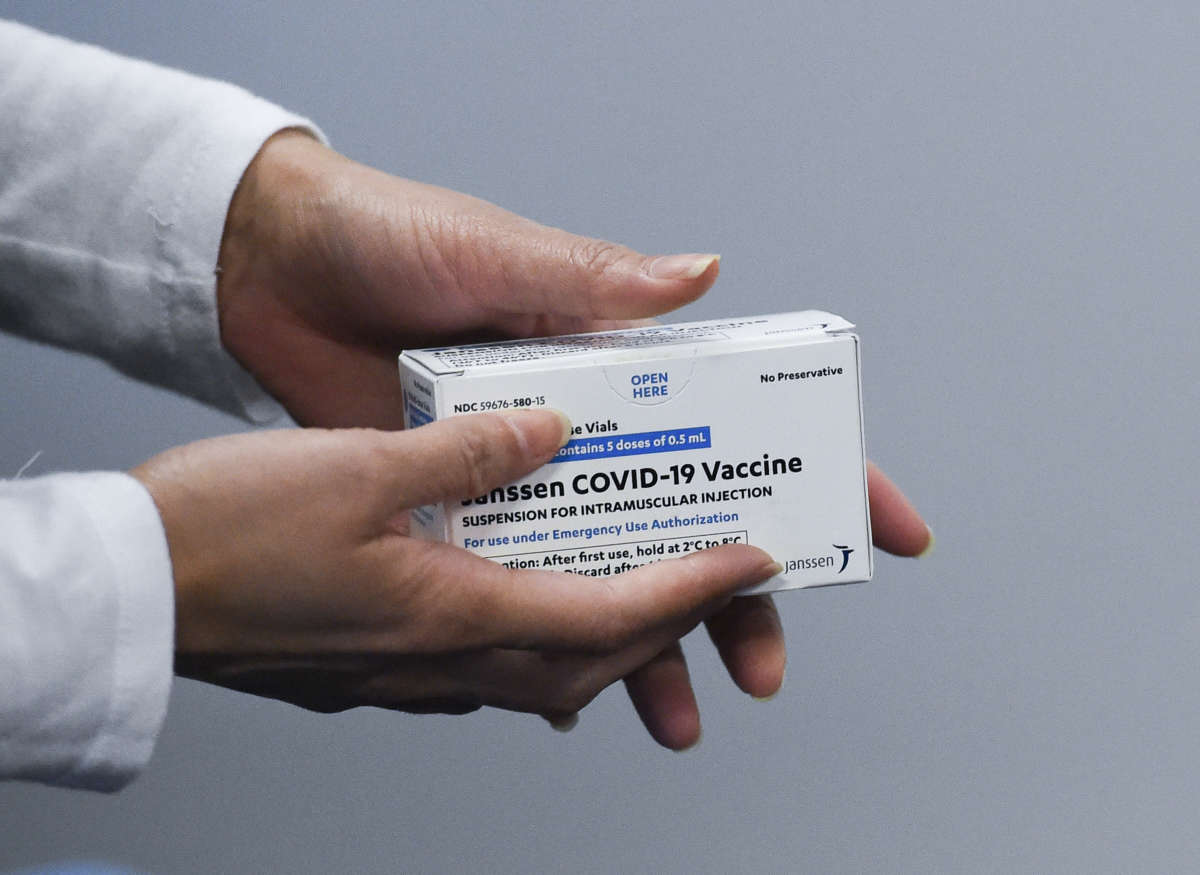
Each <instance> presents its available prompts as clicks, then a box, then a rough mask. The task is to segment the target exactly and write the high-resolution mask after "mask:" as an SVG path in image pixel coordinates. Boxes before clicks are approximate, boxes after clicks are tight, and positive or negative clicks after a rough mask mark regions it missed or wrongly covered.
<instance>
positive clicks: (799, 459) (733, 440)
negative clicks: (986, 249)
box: [400, 310, 873, 592]
mask: <svg viewBox="0 0 1200 875" xmlns="http://www.w3.org/2000/svg"><path fill="white" fill-rule="evenodd" d="M853 328H854V326H853V325H852V324H851V323H849V322H847V321H846V320H845V319H842V318H841V317H840V316H835V315H833V314H831V313H823V312H820V311H815V310H809V311H804V312H797V313H780V314H776V315H772V316H755V317H748V318H744V319H724V320H712V321H706V322H688V323H680V324H677V325H655V326H651V327H643V328H634V329H626V330H620V331H604V332H598V333H593V334H577V335H569V336H563V337H548V338H538V339H534V340H519V341H502V342H499V343H485V344H476V345H470V346H458V347H441V348H436V349H420V350H408V351H406V352H404V353H403V354H402V355H401V356H400V372H401V379H402V380H403V385H404V394H405V420H406V425H407V426H408V427H409V428H417V427H420V426H421V425H424V424H425V423H428V422H431V421H433V420H437V419H443V418H445V417H448V416H455V415H459V414H465V413H476V412H480V411H489V410H490V411H504V410H515V409H518V408H522V407H554V408H558V409H560V410H562V411H563V412H565V413H566V414H567V415H568V416H569V417H570V419H571V422H572V424H573V436H572V439H571V440H570V442H569V443H568V444H567V445H566V446H564V447H563V448H562V449H561V450H559V452H558V454H557V455H556V456H555V457H554V459H552V460H551V461H550V462H549V463H547V464H546V465H544V466H543V467H542V468H540V469H539V470H537V471H535V472H534V473H532V474H530V475H529V476H527V477H525V478H523V479H522V480H519V481H517V482H516V483H513V484H511V485H508V486H503V487H500V488H498V489H494V490H492V491H491V492H490V493H488V494H487V495H480V496H467V497H465V498H464V500H462V501H453V502H446V503H445V504H443V505H430V506H426V507H421V508H417V509H416V510H414V511H413V514H412V534H413V535H414V536H416V537H421V538H426V539H431V540H439V541H447V542H449V543H452V544H455V545H457V546H460V547H465V548H466V549H468V550H471V551H473V552H475V553H477V554H479V555H480V556H485V557H487V558H489V559H492V560H494V561H496V562H500V563H502V564H504V565H506V566H508V567H510V568H537V569H548V570H556V571H566V572H572V573H575V574H587V575H610V574H619V573H621V572H622V571H627V570H629V569H630V568H634V567H637V566H639V565H643V564H645V563H647V562H654V561H656V560H659V559H668V558H674V557H677V556H682V555H685V554H687V553H690V552H692V551H695V550H702V549H705V548H706V547H711V546H716V545H719V544H730V543H749V544H753V545H755V546H757V547H761V548H762V549H764V550H766V551H767V552H768V553H770V554H771V556H773V557H774V558H775V559H776V560H777V561H778V562H779V563H780V564H782V565H783V566H784V571H783V573H782V574H780V575H778V576H776V577H774V578H772V579H771V580H768V581H766V582H765V583H764V584H761V585H760V586H758V587H756V588H755V589H754V590H752V591H754V592H769V591H772V590H780V589H794V588H798V587H808V586H825V585H828V584H837V583H853V582H859V581H865V580H870V578H871V574H872V570H873V557H872V551H871V520H870V515H869V512H868V506H867V481H866V462H865V457H864V454H863V421H862V389H861V383H860V377H859V340H858V337H857V335H855V334H854V333H853V332H852V329H853Z"/></svg>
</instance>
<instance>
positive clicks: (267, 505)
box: [132, 410, 781, 747]
mask: <svg viewBox="0 0 1200 875" xmlns="http://www.w3.org/2000/svg"><path fill="white" fill-rule="evenodd" d="M566 432H567V429H566V428H565V419H564V418H562V417H560V416H559V415H556V414H555V413H554V412H552V411H545V410H541V411H518V412H514V413H508V414H480V415H476V416H462V417H454V418H451V419H449V420H445V421H442V422H437V423H433V424H430V425H427V426H425V427H423V428H420V429H416V430H413V431H408V432H384V431H372V430H335V431H322V430H315V429H305V430H288V431H273V432H259V433H255V434H247V435H236V436H232V437H224V438H216V439H212V440H207V441H201V442H198V443H194V444H189V445H187V446H184V447H180V448H176V449H173V450H169V451H168V452H166V453H163V454H162V455H159V456H156V457H154V458H153V459H150V460H149V461H148V462H146V463H144V464H143V465H141V466H140V467H138V468H137V469H135V470H134V471H133V472H132V473H133V474H134V476H136V477H137V478H138V479H139V480H141V482H142V483H144V484H145V485H146V487H147V488H148V490H149V492H150V494H151V496H152V497H153V499H154V501H155V504H156V505H157V507H158V509H159V512H160V514H161V516H162V520H163V524H164V526H165V529H166V534H167V541H168V545H169V548H170V553H171V561H172V564H173V567H174V573H175V586H176V670H177V671H178V672H179V673H180V674H182V675H185V676H190V677H195V678H199V679H202V680H206V681H210V682H213V683H217V684H221V685H223V686H227V687H231V688H234V689H238V690H244V691H247V692H253V693H258V694H260V695H265V696H270V697H273V698H278V699H283V700H285V701H289V702H293V703H295V704H298V705H301V706H303V707H306V708H311V709H314V710H319V711H334V710H341V709H345V708H350V707H353V706H356V705H376V706H380V707H384V708H393V709H398V710H404V711H414V712H429V711H439V712H450V713H462V712H466V711H471V710H474V709H476V708H479V707H481V706H485V705H487V706H493V707H498V708H506V709H511V710H516V711H526V712H532V713H537V714H541V715H543V716H545V717H547V718H548V719H550V720H551V721H552V722H561V721H564V720H566V719H569V718H570V717H572V716H573V715H574V714H575V712H576V711H578V710H579V709H580V708H582V707H583V706H585V705H586V704H587V703H588V702H589V701H591V699H592V698H593V697H595V696H596V695H597V694H598V693H599V692H600V691H601V690H603V689H604V688H605V687H606V686H608V685H609V684H611V683H612V682H613V681H616V680H618V679H621V678H625V677H628V676H631V675H633V676H635V677H638V676H639V675H638V671H637V670H638V669H639V668H642V667H644V666H647V665H648V664H650V666H651V670H650V672H649V673H650V674H651V675H653V674H654V665H655V663H656V660H657V664H658V665H659V668H658V671H659V672H660V673H661V672H663V671H665V672H667V673H668V674H670V673H671V672H677V670H678V665H677V663H676V662H675V660H674V658H673V657H672V656H671V655H670V654H671V653H672V652H673V648H674V647H675V645H676V642H677V641H678V640H679V639H680V637H682V636H683V635H685V634H686V633H687V632H688V631H689V630H690V629H692V628H693V627H694V626H696V625H697V624H698V623H700V622H701V621H703V620H705V619H706V618H709V617H711V616H713V615H714V614H716V613H718V612H720V611H721V609H722V608H726V607H727V606H728V605H729V604H730V601H731V598H732V596H733V594H734V593H735V592H736V591H737V590H740V589H742V588H744V587H747V586H751V585H753V584H756V583H758V582H760V581H762V580H765V579H766V578H768V577H770V576H771V575H773V574H775V573H777V572H778V571H779V566H778V565H776V564H775V563H774V562H773V560H772V559H771V558H770V557H769V556H767V555H766V554H765V553H764V552H762V551H761V550H758V549H756V548H754V547H749V546H745V545H731V546H726V547H720V548H717V549H714V550H707V551H703V552H700V553H695V554H692V555H690V556H688V557H685V558H681V559H674V560H669V561H663V562H659V563H656V564H653V565H647V566H643V567H641V568H638V569H635V570H633V571H630V572H627V573H626V574H622V575H619V576H615V577H609V578H595V577H587V576H582V575H573V574H563V573H556V572H545V571H513V570H509V569H507V568H504V567H503V566H501V565H498V564H496V563H494V562H491V561H489V560H486V559H482V558H480V557H478V556H475V555H473V554H471V553H469V552H467V551H465V550H461V549H459V548H456V547H452V546H449V545H446V544H440V543H432V542H428V541H421V540H417V539H415V538H411V537H409V535H408V511H409V509H410V508H412V507H416V506H419V505H423V504H429V503H432V502H436V501H441V500H444V499H457V498H462V497H464V496H473V495H480V494H483V493H485V492H487V491H488V490H490V489H492V488H494V487H496V486H500V485H502V484H505V483H509V482H511V481H513V480H515V479H517V478H519V477H521V476H523V475H525V474H526V473H528V472H530V471H532V470H533V469H535V468H537V467H538V466H540V465H541V464H543V463H544V462H546V461H547V460H548V459H549V458H550V457H551V456H552V455H553V454H554V453H555V452H556V451H557V449H558V448H559V447H560V446H561V445H562V444H563V443H564V442H565V439H566ZM739 601H743V602H745V603H746V604H747V606H751V605H761V604H763V603H762V602H761V601H760V600H758V599H745V600H739ZM772 616H773V612H772ZM751 619H753V618H751ZM775 623H776V624H777V620H775ZM726 624H727V625H728V627H729V628H727V629H722V628H721V627H719V626H718V627H713V628H712V629H710V631H711V634H712V635H713V637H714V640H715V641H716V643H717V645H718V649H720V650H721V651H722V656H723V657H725V658H726V661H727V663H728V662H731V661H732V665H733V669H732V670H733V671H734V673H735V679H738V677H737V676H738V675H745V674H746V671H747V669H746V667H745V665H744V663H745V656H746V654H745V653H744V652H740V648H743V647H744V646H745V645H746V641H747V636H746V626H745V623H739V622H733V623H728V621H726ZM777 634H778V630H777V628H775V629H772V630H768V635H769V636H771V640H772V641H773V640H774V636H777ZM664 653H666V654H667V656H666V657H665V658H664V657H662V654H664ZM780 658H781V657H780ZM779 670H780V671H781V667H780V669H779ZM649 682H651V683H653V680H652V679H651V680H650V681H649ZM663 685H664V686H665V687H666V688H667V689H674V690H676V691H679V689H680V686H679V683H678V680H674V681H673V680H672V679H671V678H670V677H668V678H667V679H666V680H665V682H663ZM683 686H684V687H685V690H684V691H683V692H682V693H680V695H684V697H685V698H686V697H688V696H690V687H687V682H686V675H685V676H684V678H683ZM635 702H637V703H638V705H639V713H640V714H641V716H642V718H643V720H644V721H645V722H646V725H647V727H648V728H650V730H651V733H652V734H653V735H654V736H655V738H657V739H658V740H659V741H660V742H661V743H663V744H666V745H667V746H670V747H686V746H688V745H689V744H691V743H692V742H693V741H694V738H693V737H692V736H693V734H694V733H692V732H691V731H690V730H689V729H688V727H687V726H684V727H683V728H682V730H680V729H678V728H677V729H674V730H673V729H672V728H671V727H672V725H673V724H678V723H679V714H678V710H679V707H680V700H679V696H678V695H677V696H673V697H672V696H667V697H665V698H661V697H640V698H639V697H636V696H635ZM686 704H687V703H685V705H686ZM691 707H692V708H694V704H692V705H691ZM684 716H685V717H686V716H687V715H686V714H685V715H684ZM685 722H686V721H685ZM695 732H697V733H698V724H697V726H696V729H695Z"/></svg>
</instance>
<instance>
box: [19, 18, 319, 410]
mask: <svg viewBox="0 0 1200 875" xmlns="http://www.w3.org/2000/svg"><path fill="white" fill-rule="evenodd" d="M289 127H298V128H303V129H306V130H308V131H309V132H311V133H313V134H314V135H315V136H317V137H319V138H323V137H322V135H321V133H320V131H319V130H318V129H317V128H316V127H315V126H314V125H313V124H312V123H311V122H310V121H308V120H307V119H305V118H302V117H300V116H298V115H295V114H293V113H290V112H288V111H286V110H284V109H281V108H280V107H278V106H275V105H274V104H271V103H268V102H267V101H264V100H260V99H259V98H257V97H254V96H253V95H251V94H249V93H247V92H245V91H243V90H242V89H240V88H237V87H236V86H233V85H230V84H227V83H224V82H217V81H214V80H210V79H202V78H199V77H196V76H191V75H188V74H186V73H181V72H179V71H176V70H169V69H166V68H163V67H160V66H156V65H154V64H149V63H145V62H142V61H135V60H132V59H129V58H124V57H120V56H118V55H114V54H112V53H110V52H107V51H105V50H103V49H100V48H96V47H94V46H86V45H81V44H78V43H73V42H70V41H68V40H64V39H60V38H58V37H54V36H50V35H47V34H43V33H41V32H39V31H36V30H33V29H31V28H28V27H25V26H23V25H19V24H14V23H11V22H0V328H3V329H4V330H6V331H10V332H14V333H17V334H20V335H23V336H25V337H28V338H31V339H34V340H39V341H44V342H47V343H52V344H55V345H58V346H63V347H67V348H70V349H74V350H78V351H81V352H86V353H90V354H92V355H96V356H99V357H100V358H103V359H105V360H106V361H108V362H109V363H111V364H112V365H113V366H114V367H116V368H117V369H118V370H120V371H122V372H124V373H126V374H129V375H130V376H133V377H136V378H138V379H140V380H145V381H147V382H151V383H155V384H158V385H161V386H164V387H167V388H170V389H174V390H176V391H178V392H182V393H184V394H186V395H190V396H192V397H193V398H196V399H199V400H200V401H203V402H206V403H208V404H212V405H215V406H217V407H219V408H221V409H223V410H226V411H229V412H233V413H236V414H238V415H242V416H246V417H248V418H250V419H252V420H256V421H263V420H266V419H271V418H274V417H275V416H277V415H279V413H280V412H281V411H280V408H279V407H278V405H276V404H275V402H274V401H273V400H272V399H271V398H270V397H269V396H268V395H267V394H266V393H265V392H263V391H262V390H261V389H260V388H259V387H258V386H257V384H256V383H255V381H254V380H253V378H252V377H251V376H250V375H249V374H248V373H247V372H246V371H244V370H243V369H242V368H241V367H240V366H239V365H238V364H237V362H236V361H235V360H234V359H233V357H232V356H230V355H229V354H228V353H226V352H225V351H224V349H223V348H222V346H221V342H220V332H219V328H218V322H217V313H216V277H215V273H214V271H215V269H216V266H217V254H218V250H219V248H220V242H221V234H222V231H223V229H224V224H225V215H226V213H227V212H228V207H229V202H230V199H231V198H232V196H233V192H234V189H235V188H236V187H237V183H238V181H239V180H240V179H241V176H242V174H243V173H244V172H245V169H246V167H247V166H248V165H249V163H250V161H251V159H252V158H253V157H254V155H255V154H256V153H257V151H258V150H259V148H260V147H261V146H262V144H263V143H264V142H265V141H266V140H267V138H269V137H270V136H271V134H273V133H275V132H277V131H279V130H282V129H284V128H289Z"/></svg>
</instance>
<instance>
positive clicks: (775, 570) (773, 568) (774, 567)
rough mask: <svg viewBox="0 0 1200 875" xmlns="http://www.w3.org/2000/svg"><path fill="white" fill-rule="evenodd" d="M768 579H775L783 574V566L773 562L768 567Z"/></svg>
mask: <svg viewBox="0 0 1200 875" xmlns="http://www.w3.org/2000/svg"><path fill="white" fill-rule="evenodd" d="M766 571H767V577H774V576H775V575H777V574H783V566H782V565H780V564H779V563H778V562H772V563H771V564H770V565H768V566H767V569H766Z"/></svg>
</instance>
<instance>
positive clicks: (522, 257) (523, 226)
mask: <svg viewBox="0 0 1200 875" xmlns="http://www.w3.org/2000/svg"><path fill="white" fill-rule="evenodd" d="M429 191H430V189H429V188H428V187H426V188H425V192H426V194H427V196H429V195H428V192H429ZM433 191H436V194H434V195H432V196H430V199H431V201H432V203H427V204H424V205H423V206H424V209H421V210H418V211H415V213H414V217H415V219H416V221H417V222H419V223H420V224H422V225H423V227H422V228H420V229H419V230H420V232H421V233H420V234H419V235H418V237H419V238H424V239H425V240H428V241H430V242H432V243H433V248H434V251H436V253H437V254H438V258H437V259H436V261H435V262H431V260H430V259H429V258H425V259H424V260H423V264H424V265H425V266H426V268H427V269H433V270H436V271H438V272H439V273H443V274H447V275H448V277H447V276H445V275H443V276H440V277H437V278H434V277H429V278H428V279H430V280H434V281H435V283H434V284H435V285H440V286H441V287H442V288H444V287H445V280H446V279H447V278H451V279H452V280H453V282H454V284H455V285H456V286H457V287H458V290H459V291H460V292H462V293H463V294H465V295H466V297H468V298H469V299H472V300H474V301H476V302H478V303H481V304H483V305H484V306H485V308H487V309H489V310H492V311H493V312H495V311H499V312H501V313H505V314H508V315H535V314H536V315H546V316H557V317H572V318H580V319H588V320H606V319H643V318H647V317H650V316H658V315H660V314H662V313H666V312H668V311H670V310H674V309H677V308H679V307H682V306H683V305H684V304H687V303H689V302H691V301H694V300H695V299H696V298H699V297H700V296H701V295H703V294H704V293H705V292H706V291H708V289H709V288H711V286H712V284H713V283H714V282H716V279H717V273H718V271H719V269H720V256H718V255H714V254H699V253H689V254H682V255H643V254H642V253H640V252H637V251H635V250H633V249H630V248H628V247H627V246H622V245H620V244H617V243H610V242H608V241H606V240H598V239H595V238H592V237H581V236H579V235H577V234H571V233H568V232H567V231H563V230H561V229H559V228H552V227H548V226H546V225H541V224H538V223H537V222H534V221H531V220H529V219H525V218H522V217H521V216H518V215H516V214H515V213H511V212H509V211H507V210H504V209H501V208H500V207H497V206H495V205H494V204H490V203H487V202H486V201H481V200H479V199H477V198H473V197H470V196H468V195H463V194H459V193H457V192H451V191H447V190H445V189H435V190H433Z"/></svg>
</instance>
